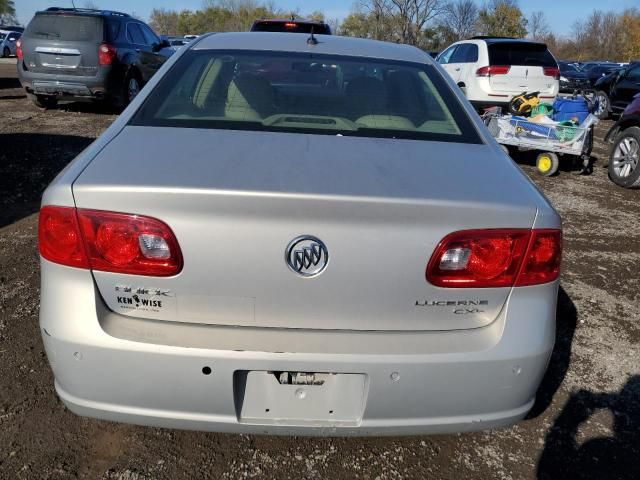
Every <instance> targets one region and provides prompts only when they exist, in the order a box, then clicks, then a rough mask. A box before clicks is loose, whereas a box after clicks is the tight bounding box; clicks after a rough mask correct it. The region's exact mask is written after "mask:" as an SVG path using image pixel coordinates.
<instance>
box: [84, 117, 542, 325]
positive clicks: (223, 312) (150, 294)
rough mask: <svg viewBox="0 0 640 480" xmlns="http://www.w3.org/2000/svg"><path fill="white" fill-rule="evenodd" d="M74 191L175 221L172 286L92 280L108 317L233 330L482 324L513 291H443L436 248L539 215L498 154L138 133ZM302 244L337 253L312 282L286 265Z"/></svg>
mask: <svg viewBox="0 0 640 480" xmlns="http://www.w3.org/2000/svg"><path fill="white" fill-rule="evenodd" d="M329 152H334V153H332V154H329ZM73 190H74V197H75V199H76V203H77V207H78V208H89V209H101V210H111V211H120V212H128V213H135V214H141V215H148V216H151V217H156V218H158V219H160V220H162V221H164V222H166V223H167V224H168V225H169V226H170V227H171V228H172V230H173V231H174V233H175V235H176V237H177V239H178V242H179V244H180V246H181V249H182V255H183V258H184V268H183V270H182V272H181V273H180V274H178V275H176V276H175V277H170V278H153V277H144V276H135V275H122V274H117V273H107V272H94V278H95V280H96V284H97V286H98V288H99V290H100V293H101V295H102V297H103V299H104V301H105V303H106V304H107V305H108V306H109V308H111V309H112V310H114V311H116V312H118V313H121V314H123V315H130V316H136V317H144V318H153V319H157V320H168V321H180V322H193V323H206V324H220V325H235V326H259V327H275V328H308V329H332V330H341V329H348V330H378V331H379V330H405V331H412V330H455V329H465V328H475V327H481V326H484V325H487V324H489V323H491V322H492V321H493V320H494V319H495V318H496V317H497V315H498V314H499V312H500V310H501V309H502V307H503V305H504V303H505V301H506V299H507V298H508V295H509V291H510V288H485V289H472V288H466V289H451V288H439V287H435V286H433V285H431V284H429V283H428V282H427V281H426V279H425V269H426V266H427V263H428V261H429V258H430V256H431V253H432V252H433V251H434V250H435V248H436V247H437V245H438V243H439V242H440V240H441V239H442V238H443V237H445V236H446V235H447V234H449V233H450V232H453V231H458V230H465V229H473V228H505V227H509V228H514V227H515V228H518V227H519V228H531V226H532V224H533V222H534V219H535V216H536V208H535V200H534V198H536V197H535V190H534V187H533V186H531V185H530V184H529V183H528V182H527V181H525V180H524V177H523V175H522V173H521V172H520V171H519V170H518V169H517V167H515V166H512V165H510V164H509V163H507V161H506V160H505V159H504V158H501V157H499V156H498V155H496V153H495V150H494V149H492V148H491V147H490V146H486V145H477V144H474V145H472V144H455V143H444V142H442V143H441V142H424V141H415V140H394V139H371V138H357V137H346V136H345V137H340V136H330V135H307V134H291V133H273V132H242V131H228V130H227V131H225V130H200V129H178V128H171V129H170V128H156V127H137V126H129V127H126V128H125V129H124V131H123V132H121V133H120V134H119V135H118V136H117V137H116V138H115V139H114V140H113V141H112V142H111V143H110V144H109V145H108V147H107V148H105V149H104V150H103V151H102V152H101V153H100V154H99V155H98V156H97V157H96V158H95V159H94V160H93V161H92V163H91V164H90V165H89V166H88V167H87V169H86V170H85V171H84V172H83V173H82V174H81V175H80V177H79V178H78V179H77V181H76V182H75V183H74V187H73ZM301 235H312V236H314V237H317V238H319V239H320V240H322V242H324V244H325V245H326V248H327V251H328V255H329V258H330V261H329V263H328V265H327V267H326V269H325V271H324V272H322V274H320V275H318V276H316V277H314V278H304V277H302V276H300V275H298V274H296V273H295V272H293V271H292V270H291V269H290V268H289V267H288V266H287V262H286V261H285V255H286V253H285V252H286V249H287V246H288V245H289V244H290V242H292V240H294V239H295V238H297V237H299V236H301ZM150 299H155V300H160V301H161V305H160V306H157V305H154V306H149V300H150ZM145 301H146V302H145Z"/></svg>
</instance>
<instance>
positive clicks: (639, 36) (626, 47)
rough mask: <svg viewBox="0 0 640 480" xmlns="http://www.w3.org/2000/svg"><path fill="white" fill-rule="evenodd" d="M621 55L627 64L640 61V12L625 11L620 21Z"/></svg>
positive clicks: (633, 9)
mask: <svg viewBox="0 0 640 480" xmlns="http://www.w3.org/2000/svg"><path fill="white" fill-rule="evenodd" d="M620 25H621V28H620V31H621V32H620V33H621V39H620V40H621V46H622V49H621V54H622V57H621V58H622V59H623V60H624V61H625V62H631V61H633V60H640V11H639V10H638V9H635V8H631V9H628V10H625V11H624V12H623V14H622V18H621V19H620Z"/></svg>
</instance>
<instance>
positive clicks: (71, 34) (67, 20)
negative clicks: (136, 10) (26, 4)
mask: <svg viewBox="0 0 640 480" xmlns="http://www.w3.org/2000/svg"><path fill="white" fill-rule="evenodd" d="M24 34H25V37H29V38H41V39H47V40H62V41H71V42H78V41H95V42H100V41H102V36H103V32H102V19H101V18H100V17H98V16H93V15H86V16H85V15H75V14H73V15H64V14H51V15H49V14H38V15H36V16H35V17H33V20H31V22H30V23H29V26H27V29H26V31H25V33H24Z"/></svg>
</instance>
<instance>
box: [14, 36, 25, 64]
mask: <svg viewBox="0 0 640 480" xmlns="http://www.w3.org/2000/svg"><path fill="white" fill-rule="evenodd" d="M16 57H17V59H18V60H22V59H23V58H24V54H23V53H22V39H21V38H19V39H18V41H17V42H16Z"/></svg>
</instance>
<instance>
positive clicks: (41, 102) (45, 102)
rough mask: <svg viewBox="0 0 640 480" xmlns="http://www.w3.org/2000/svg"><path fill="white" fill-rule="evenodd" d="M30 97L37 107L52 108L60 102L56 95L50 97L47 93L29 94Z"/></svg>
mask: <svg viewBox="0 0 640 480" xmlns="http://www.w3.org/2000/svg"><path fill="white" fill-rule="evenodd" d="M29 98H30V99H31V101H32V102H33V103H34V105H35V106H36V107H40V108H45V109H51V108H55V107H56V105H57V104H58V99H57V98H56V97H49V96H47V95H29Z"/></svg>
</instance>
